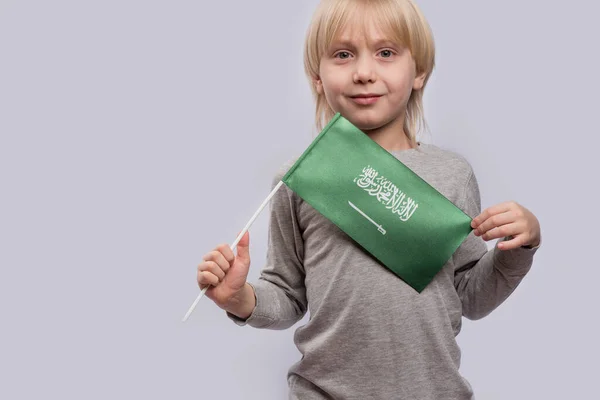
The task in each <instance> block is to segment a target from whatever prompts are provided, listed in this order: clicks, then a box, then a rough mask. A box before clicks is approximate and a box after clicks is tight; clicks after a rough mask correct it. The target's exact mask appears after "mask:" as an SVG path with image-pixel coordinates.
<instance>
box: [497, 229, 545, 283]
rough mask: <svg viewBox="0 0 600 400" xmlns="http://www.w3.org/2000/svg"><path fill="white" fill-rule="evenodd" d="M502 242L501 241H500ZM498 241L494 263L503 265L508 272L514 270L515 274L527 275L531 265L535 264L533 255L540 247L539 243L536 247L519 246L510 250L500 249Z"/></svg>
mask: <svg viewBox="0 0 600 400" xmlns="http://www.w3.org/2000/svg"><path fill="white" fill-rule="evenodd" d="M509 239H511V238H505V239H504V240H502V241H505V240H509ZM498 243H500V241H498ZM498 243H496V246H495V247H494V260H495V261H496V262H495V263H494V264H495V265H496V266H501V267H502V269H503V270H505V271H506V272H509V271H510V272H514V275H520V276H523V275H525V274H526V273H527V272H528V271H529V269H530V268H531V265H532V264H533V256H534V254H535V253H536V252H537V250H538V249H539V247H540V246H539V245H538V246H536V247H531V248H530V247H523V246H521V247H517V248H515V249H510V250H500V249H499V248H498Z"/></svg>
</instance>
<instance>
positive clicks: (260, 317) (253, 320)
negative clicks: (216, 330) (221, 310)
mask: <svg viewBox="0 0 600 400" xmlns="http://www.w3.org/2000/svg"><path fill="white" fill-rule="evenodd" d="M247 283H248V285H250V286H252V289H253V290H254V299H255V300H256V306H255V307H254V310H252V313H251V314H250V316H249V317H248V318H246V319H243V318H240V317H238V316H237V315H233V314H232V313H230V312H228V311H226V312H225V313H226V314H227V317H229V319H230V320H232V321H233V322H234V323H235V324H236V325H239V326H245V325H250V326H251V327H253V328H267V327H268V326H269V325H271V324H272V323H273V320H272V319H271V318H269V317H267V316H266V313H265V311H266V310H265V309H264V308H265V301H263V299H265V295H266V293H262V292H263V289H262V288H261V287H260V286H257V285H253V284H251V283H250V282H247ZM263 294H264V295H263Z"/></svg>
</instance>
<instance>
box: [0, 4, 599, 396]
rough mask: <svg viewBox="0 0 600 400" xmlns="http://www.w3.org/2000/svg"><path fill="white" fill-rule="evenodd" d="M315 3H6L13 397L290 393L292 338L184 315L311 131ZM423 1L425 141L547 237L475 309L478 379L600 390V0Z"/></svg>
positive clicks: (4, 289)
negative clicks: (483, 310)
mask: <svg viewBox="0 0 600 400" xmlns="http://www.w3.org/2000/svg"><path fill="white" fill-rule="evenodd" d="M316 3H317V1H316V0H310V1H306V0H305V1H281V0H255V1H251V2H249V1H239V0H237V1H233V2H214V1H213V2H207V1H203V2H193V1H173V0H172V1H140V0H139V1H133V0H120V1H114V0H112V1H107V0H105V1H65V0H62V1H53V2H47V1H39V0H38V1H25V0H22V1H16V0H15V1H6V0H3V1H1V2H0V133H1V142H0V178H1V180H0V184H1V186H0V188H1V192H0V206H1V207H0V212H1V214H0V221H1V222H0V235H1V236H0V262H1V264H0V265H1V278H0V310H1V312H0V318H1V322H0V336H1V340H0V398H3V399H4V398H6V399H39V398H60V399H106V398H116V399H130V398H138V399H167V398H173V399H209V398H219V399H221V398H222V399H282V398H285V397H286V393H287V384H286V379H285V377H286V372H287V368H288V367H289V366H290V365H291V364H292V363H293V362H295V361H296V360H297V359H298V357H299V353H298V352H297V350H296V349H295V347H294V345H293V342H292V335H293V330H294V328H292V329H288V330H286V331H264V330H254V329H251V328H248V327H245V328H240V327H238V326H236V325H234V324H233V323H232V322H230V321H229V320H228V319H227V318H225V316H224V313H223V312H222V311H220V310H219V309H217V308H216V307H215V306H214V305H213V304H212V303H211V302H210V301H208V300H207V299H206V298H205V299H203V300H202V301H201V303H200V304H199V305H198V307H197V309H196V311H195V313H194V314H192V316H191V318H190V320H189V321H188V322H187V323H185V324H182V323H181V322H180V320H181V318H182V317H183V315H184V314H185V311H186V310H187V309H188V307H189V306H190V304H191V303H192V302H193V300H194V299H195V298H196V295H197V294H198V288H197V286H196V282H195V276H196V266H197V264H198V263H199V262H200V261H201V256H202V255H203V254H205V253H206V252H208V251H209V250H211V249H212V248H213V247H215V246H216V245H217V244H219V243H223V242H226V243H231V242H232V241H233V240H234V238H235V236H236V234H237V233H238V232H239V230H240V229H241V228H242V227H243V226H244V224H245V223H246V222H247V220H248V219H249V218H250V216H251V215H252V214H253V213H254V211H255V210H256V208H257V207H258V206H259V204H260V203H261V202H262V200H263V199H264V198H265V196H266V195H267V194H268V192H269V188H270V185H271V178H272V176H273V174H274V173H275V171H276V170H277V169H278V168H279V166H280V165H281V164H283V163H284V162H285V161H286V160H288V159H289V158H291V157H293V156H295V155H297V154H299V153H300V152H302V151H303V150H304V148H305V147H306V146H307V145H308V144H309V143H310V141H311V140H312V137H313V136H312V135H313V130H312V120H313V106H312V102H311V98H310V92H309V88H308V85H307V82H306V80H305V78H304V75H303V70H302V44H303V41H304V32H305V29H306V27H307V25H308V22H309V19H310V16H311V14H312V11H313V9H314V7H315V5H316ZM419 4H420V5H421V7H422V9H423V10H424V12H425V14H426V16H427V17H428V19H429V21H430V23H431V25H432V28H433V30H434V34H435V37H436V42H437V49H438V51H437V60H438V65H437V69H436V70H435V72H434V75H433V78H432V79H431V81H430V85H429V86H428V88H427V91H426V96H425V108H426V115H427V118H428V122H429V126H430V133H428V134H425V135H423V136H422V137H421V138H422V140H423V141H425V142H432V143H434V144H437V145H439V146H441V147H445V148H448V149H451V150H455V151H458V152H459V153H461V154H462V155H464V156H465V157H466V158H467V159H468V160H469V161H470V162H471V164H472V165H473V167H474V169H475V171H476V174H477V177H478V179H479V182H480V189H481V192H482V202H483V206H484V207H488V206H491V205H493V204H496V203H499V202H502V201H506V200H516V201H519V202H520V203H522V204H523V205H525V206H526V207H528V208H530V209H531V210H533V211H534V212H535V213H536V215H537V216H538V217H539V219H540V221H541V224H542V228H543V240H544V245H543V248H542V249H541V250H540V251H539V252H538V255H537V256H536V260H535V264H534V267H533V269H532V271H531V273H530V274H529V275H528V276H527V278H526V279H525V280H524V282H523V283H522V285H521V286H520V287H519V289H518V290H517V291H516V292H515V294H514V295H513V296H512V297H511V298H509V300H508V301H507V302H506V303H504V304H503V305H502V306H501V307H500V308H499V309H497V310H496V311H495V312H494V313H493V314H491V315H490V316H489V317H487V318H485V319H483V320H481V321H477V322H470V321H466V322H465V325H464V329H463V331H462V333H461V334H460V335H459V338H458V340H459V342H460V345H461V347H462V350H463V364H462V368H461V370H462V372H463V374H464V375H465V376H466V377H467V378H468V379H469V381H470V382H471V383H472V385H473V387H474V389H475V391H476V394H477V397H478V399H508V398H510V399H532V398H538V399H566V398H585V399H587V398H593V397H594V396H595V395H596V394H597V376H598V368H597V361H598V358H599V356H600V352H599V346H598V342H597V338H598V336H599V334H600V330H599V328H598V311H597V306H598V295H597V292H596V290H595V288H596V286H597V282H598V279H599V278H600V272H598V261H597V258H596V257H595V252H594V251H593V250H594V245H596V237H595V235H596V232H597V225H598V222H599V221H598V206H597V197H596V193H597V190H596V187H595V186H596V184H597V182H598V178H597V173H598V170H599V168H598V167H599V162H598V145H599V144H600V141H599V139H598V134H599V133H600V132H599V129H598V125H597V121H596V119H597V115H598V111H597V106H598V101H597V97H596V95H597V93H598V90H599V89H600V85H599V80H598V74H597V71H598V70H599V69H600V63H599V61H598V55H597V50H596V49H597V43H596V42H597V38H598V37H599V35H600V28H599V25H598V24H597V21H596V19H597V13H598V11H599V8H600V7H599V6H598V5H597V4H596V3H594V2H590V1H584V0H577V1H571V2H568V3H567V2H554V1H522V0H504V1H491V2H482V1H452V2H449V1H433V0H428V1H425V0H422V1H420V2H419ZM290 126H292V127H293V129H289V127H290ZM281 127H285V128H286V129H283V128H281ZM267 221H268V213H267V212H264V213H263V214H261V216H260V218H259V219H258V220H257V221H256V223H255V224H254V226H253V227H252V229H251V242H252V246H251V254H252V257H253V259H252V262H253V264H252V267H251V272H250V278H251V279H255V278H256V277H257V276H258V273H259V270H260V268H261V264H262V263H263V262H264V258H265V253H266V236H267V231H266V226H267ZM305 321H306V319H304V320H303V321H301V322H300V323H299V324H302V323H304V322H305Z"/></svg>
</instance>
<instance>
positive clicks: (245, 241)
mask: <svg viewBox="0 0 600 400" xmlns="http://www.w3.org/2000/svg"><path fill="white" fill-rule="evenodd" d="M237 256H238V258H239V259H240V260H242V261H243V262H244V263H246V264H248V263H250V232H246V233H244V236H242V238H241V239H240V241H239V242H238V245H237Z"/></svg>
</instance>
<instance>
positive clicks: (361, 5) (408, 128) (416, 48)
mask: <svg viewBox="0 0 600 400" xmlns="http://www.w3.org/2000/svg"><path fill="white" fill-rule="evenodd" d="M357 14H358V15H360V16H363V17H364V16H367V17H372V18H375V25H376V26H380V27H382V28H383V30H384V33H386V34H387V35H389V39H391V40H394V41H395V42H396V43H398V44H399V45H402V46H404V47H406V48H407V49H408V50H410V53H411V55H412V57H413V59H414V60H415V68H416V75H417V76H418V75H421V74H422V73H425V74H426V76H425V80H424V82H423V87H422V88H421V89H419V90H413V91H412V93H411V95H410V98H409V100H408V104H407V106H406V116H405V120H404V132H405V133H406V135H407V136H408V139H409V140H410V143H411V144H415V143H416V135H417V133H418V132H419V130H420V128H422V127H423V126H425V118H424V115H423V90H424V89H425V85H426V84H427V81H428V80H429V77H430V75H431V72H432V71H433V67H434V65H435V46H434V41H433V34H432V33H431V28H430V27H429V24H428V23H427V21H426V20H425V17H424V16H423V14H422V13H421V11H420V10H419V9H418V7H417V6H416V5H415V4H414V3H413V1H411V0H322V1H321V3H320V4H319V6H318V7H317V10H316V11H315V13H314V16H313V19H312V22H311V24H310V26H309V28H308V32H307V34H306V41H305V47H304V71H305V72H306V75H307V77H308V79H309V81H310V83H311V89H312V93H313V96H314V99H315V103H316V116H315V122H316V127H317V130H318V131H320V130H322V129H323V126H324V125H325V124H326V123H327V122H328V121H329V120H330V119H331V118H332V117H333V116H334V115H335V113H334V111H333V110H332V109H331V107H330V106H329V104H328V103H327V100H326V99H325V95H324V94H319V93H318V92H317V90H316V86H315V79H317V78H318V76H319V65H320V63H321V57H322V56H323V54H324V53H325V52H326V50H327V48H328V47H329V46H330V45H331V43H332V41H333V40H335V39H337V35H339V34H340V33H341V31H342V30H343V29H344V27H345V26H346V25H347V24H348V22H349V21H350V19H351V17H353V16H354V15H357Z"/></svg>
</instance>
